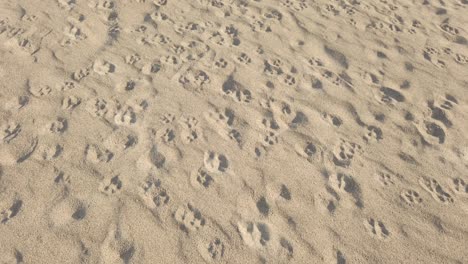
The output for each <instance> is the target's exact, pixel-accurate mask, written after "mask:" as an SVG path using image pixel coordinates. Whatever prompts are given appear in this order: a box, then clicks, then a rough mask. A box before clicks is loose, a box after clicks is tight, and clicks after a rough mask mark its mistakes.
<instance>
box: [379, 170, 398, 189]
mask: <svg viewBox="0 0 468 264" xmlns="http://www.w3.org/2000/svg"><path fill="white" fill-rule="evenodd" d="M393 178H394V175H393V173H391V172H388V171H379V172H377V180H378V181H379V182H380V184H382V185H383V186H389V185H393V184H395V182H394V180H393Z"/></svg>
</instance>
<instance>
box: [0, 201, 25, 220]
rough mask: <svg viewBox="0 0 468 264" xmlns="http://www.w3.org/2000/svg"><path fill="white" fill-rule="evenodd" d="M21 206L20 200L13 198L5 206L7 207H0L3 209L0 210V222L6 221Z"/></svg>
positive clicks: (17, 211) (18, 210) (15, 213)
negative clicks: (13, 199)
mask: <svg viewBox="0 0 468 264" xmlns="http://www.w3.org/2000/svg"><path fill="white" fill-rule="evenodd" d="M22 206H23V201H22V200H15V201H13V202H12V203H11V204H10V205H9V206H7V208H4V209H3V208H0V209H3V210H2V211H0V223H2V224H6V223H7V222H8V221H10V220H11V219H12V218H13V217H15V216H16V215H17V214H18V213H19V212H20V210H21V207H22Z"/></svg>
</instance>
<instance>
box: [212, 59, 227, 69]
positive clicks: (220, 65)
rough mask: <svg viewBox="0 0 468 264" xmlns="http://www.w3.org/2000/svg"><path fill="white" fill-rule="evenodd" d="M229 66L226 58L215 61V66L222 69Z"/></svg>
mask: <svg viewBox="0 0 468 264" xmlns="http://www.w3.org/2000/svg"><path fill="white" fill-rule="evenodd" d="M227 65H228V62H227V61H226V60H225V59H224V58H219V59H218V60H217V61H215V66H216V67H218V68H221V69H225V68H226V67H227Z"/></svg>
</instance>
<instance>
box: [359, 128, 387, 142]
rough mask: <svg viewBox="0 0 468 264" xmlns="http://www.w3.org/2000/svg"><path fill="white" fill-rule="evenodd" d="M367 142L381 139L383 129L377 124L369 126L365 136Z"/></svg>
mask: <svg viewBox="0 0 468 264" xmlns="http://www.w3.org/2000/svg"><path fill="white" fill-rule="evenodd" d="M363 139H364V140H365V141H366V142H372V141H380V140H382V139H383V136H382V130H381V129H380V128H378V127H376V126H367V133H366V134H365V135H364V136H363Z"/></svg>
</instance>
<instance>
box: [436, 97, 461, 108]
mask: <svg viewBox="0 0 468 264" xmlns="http://www.w3.org/2000/svg"><path fill="white" fill-rule="evenodd" d="M457 104H458V100H457V99H456V98H455V97H453V96H452V95H449V94H446V95H445V100H444V102H443V103H442V104H441V105H440V107H441V108H443V109H445V110H451V109H452V108H453V107H454V105H457Z"/></svg>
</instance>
